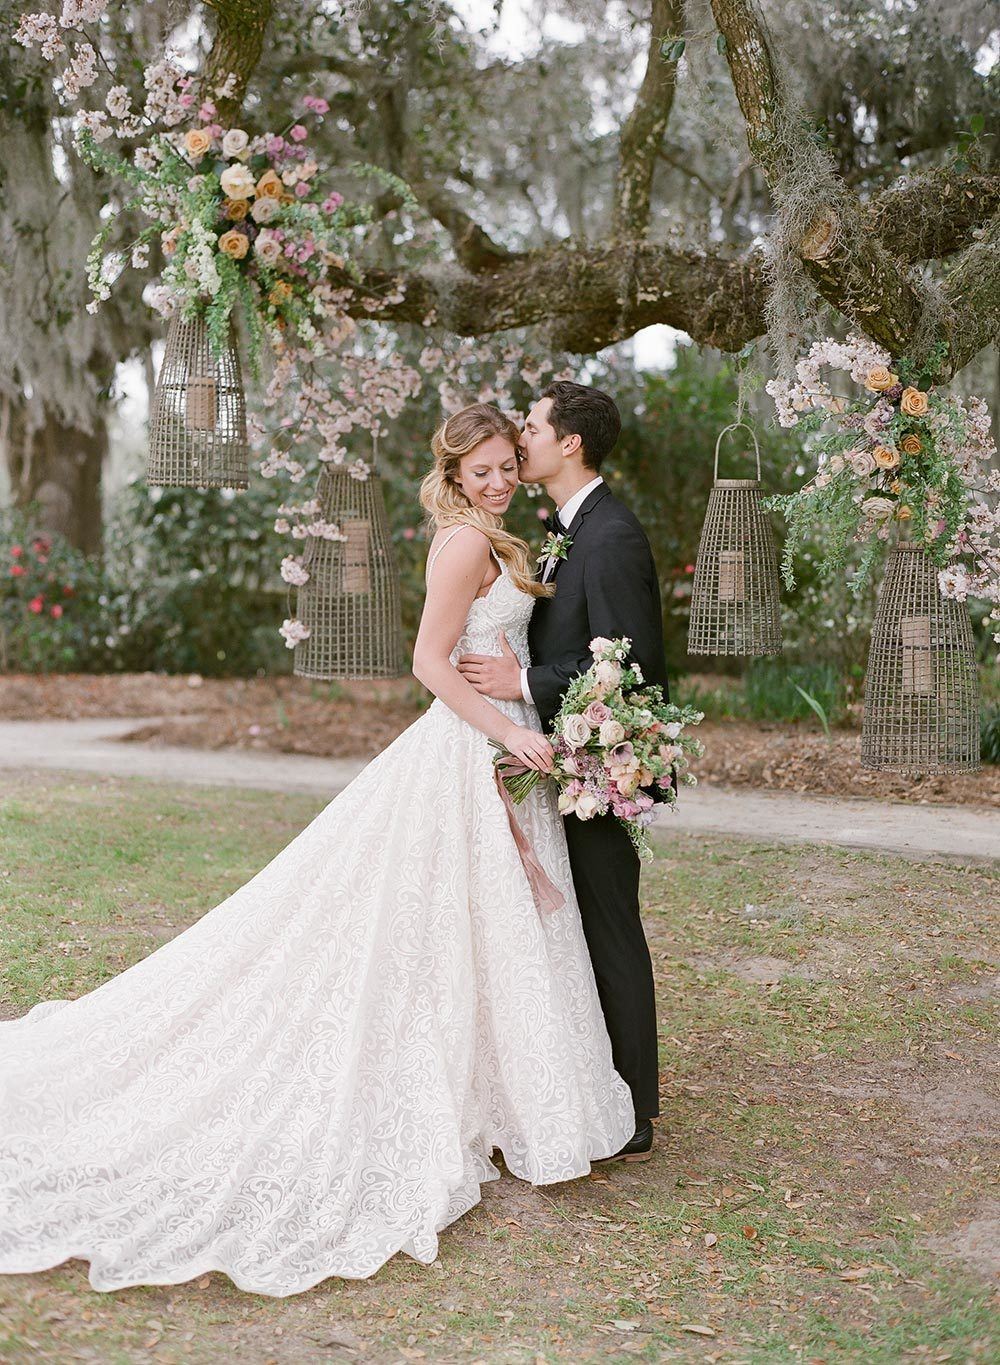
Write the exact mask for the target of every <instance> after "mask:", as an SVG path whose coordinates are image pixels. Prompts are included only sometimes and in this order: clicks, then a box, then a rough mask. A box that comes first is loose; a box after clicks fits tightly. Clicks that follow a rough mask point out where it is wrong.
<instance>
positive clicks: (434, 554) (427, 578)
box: [424, 526, 465, 583]
mask: <svg viewBox="0 0 1000 1365" xmlns="http://www.w3.org/2000/svg"><path fill="white" fill-rule="evenodd" d="M464 529H465V528H464V526H456V527H455V529H454V531H452V533H451V535H450V536H445V538H444V540H442V542H441V544H440V545H439V546H438V547H437V549H436V550H433V551H432V552H431V556H430V558H429V559H428V561H427V572H426V574H425V575H424V582H425V583H429V582H430V581H431V569H433V567H434V561H435V560H436V559H437V557H438V555H439V554H440V553H441V551H442V550H443V549H444V547H445V546H446V545H447V544H448V542H449V541H450V540H454V539H455V537H456V536H457V535H458V533H459V531H463V530H464Z"/></svg>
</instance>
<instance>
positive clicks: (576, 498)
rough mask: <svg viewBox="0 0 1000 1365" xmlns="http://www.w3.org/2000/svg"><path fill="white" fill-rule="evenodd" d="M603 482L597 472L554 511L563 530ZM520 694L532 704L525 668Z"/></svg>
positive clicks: (551, 562)
mask: <svg viewBox="0 0 1000 1365" xmlns="http://www.w3.org/2000/svg"><path fill="white" fill-rule="evenodd" d="M603 482H604V480H603V479H602V478H601V476H600V474H598V475H597V477H596V478H594V479H591V481H590V483H585V484H584V485H583V487H582V488H578V489H577V490H576V492H575V493H574V494H573V496H572V497H571V498H570V499H568V501H566V502H564V503H563V505H562V507H560V508H559V511H558V512H557V513H556V515H557V516H558V518H559V524H560V526H562V528H563V530H569V528H570V526H572V524H573V518H574V517H575V516H576V514H577V512H579V510H580V508H581V507H582V506H583V504H584V503H585V502H586V500H587V499H588V498H589V497H590V495H591V493H593V491H594V489H595V488H598V487H599V486H600V485H601V484H602V483H603ZM556 562H557V561H556V559H555V557H554V556H553V555H550V556H549V558H548V559H547V560H546V561H545V564H544V566H543V567H542V582H543V583H547V582H548V581H549V579H550V578H551V576H552V571H553V570H554V569H555V567H556ZM521 696H522V697H523V698H524V700H525V701H526V702H527V703H528V705H529V706H532V705H533V704H534V702H533V699H532V696H531V693H530V691H529V690H528V670H527V669H526V668H522V669H521Z"/></svg>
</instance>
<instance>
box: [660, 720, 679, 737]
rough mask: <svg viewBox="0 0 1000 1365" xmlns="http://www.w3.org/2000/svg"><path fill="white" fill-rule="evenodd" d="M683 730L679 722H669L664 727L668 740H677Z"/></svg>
mask: <svg viewBox="0 0 1000 1365" xmlns="http://www.w3.org/2000/svg"><path fill="white" fill-rule="evenodd" d="M683 728H684V727H683V725H681V723H680V721H679V720H668V721H667V723H666V725H664V727H663V733H664V734H665V735H666V737H667V739H676V738H677V736H678V735H679V734H680V732H681V730H683Z"/></svg>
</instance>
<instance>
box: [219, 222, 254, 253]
mask: <svg viewBox="0 0 1000 1365" xmlns="http://www.w3.org/2000/svg"><path fill="white" fill-rule="evenodd" d="M249 247H250V242H249V239H248V238H247V236H246V234H245V233H243V232H237V231H236V229H235V228H230V230H229V231H228V232H224V233H223V234H222V236H221V237H220V238H219V250H220V251H221V252H222V254H223V255H224V256H231V257H232V259H233V260H234V261H242V259H243V257H244V256H245V255H246V254H247V251H248V250H249Z"/></svg>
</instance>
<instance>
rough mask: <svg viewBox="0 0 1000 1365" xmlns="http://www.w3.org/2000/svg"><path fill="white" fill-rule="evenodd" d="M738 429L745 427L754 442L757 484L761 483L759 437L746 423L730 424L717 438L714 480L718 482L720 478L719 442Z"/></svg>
mask: <svg viewBox="0 0 1000 1365" xmlns="http://www.w3.org/2000/svg"><path fill="white" fill-rule="evenodd" d="M737 427H744V428H746V430H747V431H749V433H750V438H751V440H752V441H753V448H754V451H755V452H756V455H757V482H758V483H760V446H759V445H758V444H757V435H756V433H755V432H754V429H753V427H751V426H749V425H748V424H747V423H746V422H730V423H729V425H728V427H723V428H722V430H721V431H720V432H719V434H718V436H717V437H716V438H715V473H714V475H713V480H717V479H718V477H719V442H720V441H721V440H722V438H723V436H725V434H726V432H727V431H735V430H736V428H737Z"/></svg>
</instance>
